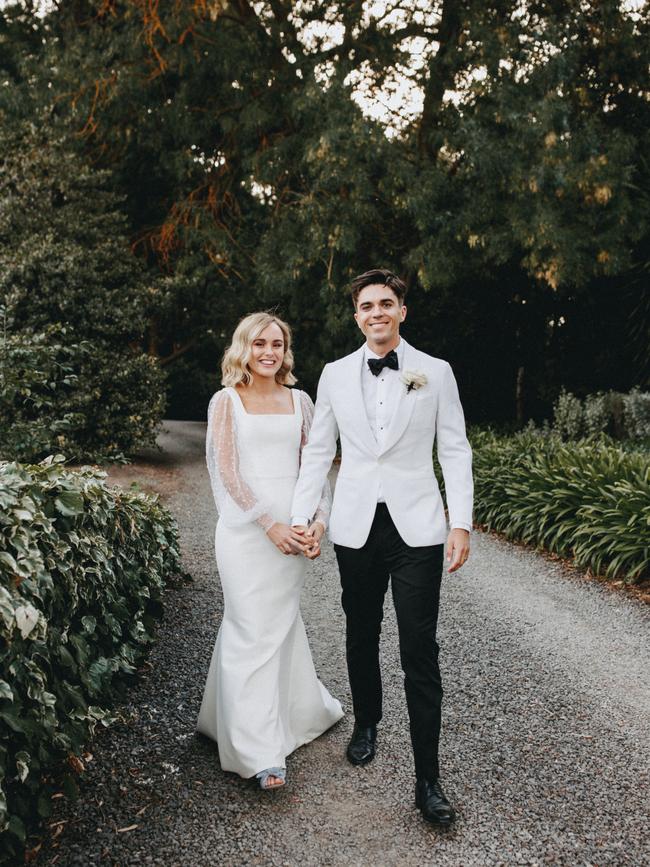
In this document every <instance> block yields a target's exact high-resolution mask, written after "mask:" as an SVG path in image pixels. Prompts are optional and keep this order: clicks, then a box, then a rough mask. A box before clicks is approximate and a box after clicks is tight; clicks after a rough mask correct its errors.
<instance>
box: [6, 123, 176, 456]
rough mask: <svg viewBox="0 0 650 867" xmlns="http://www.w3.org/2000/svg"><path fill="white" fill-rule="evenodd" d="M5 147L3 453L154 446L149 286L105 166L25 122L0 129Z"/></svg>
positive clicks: (157, 407)
mask: <svg viewBox="0 0 650 867" xmlns="http://www.w3.org/2000/svg"><path fill="white" fill-rule="evenodd" d="M0 153H2V157H1V158H0V168H1V173H0V299H1V300H2V303H3V304H4V307H5V310H4V311H2V313H3V320H4V321H3V322H0V325H3V326H4V328H3V332H4V333H2V334H0V343H1V345H0V356H1V357H2V359H3V362H2V364H3V366H2V371H1V372H0V375H1V376H2V380H1V381H0V408H1V409H2V413H1V415H0V427H1V428H2V429H3V433H4V434H5V436H4V437H3V438H2V446H1V447H0V454H1V455H2V457H4V458H9V459H13V458H18V459H21V460H37V459H40V458H41V457H43V456H44V455H46V454H48V453H49V452H51V451H53V450H56V451H60V452H62V453H65V454H66V456H67V457H68V458H71V459H75V460H80V459H99V458H105V457H109V458H116V457H120V456H121V455H122V454H123V453H124V452H133V451H135V450H136V449H137V448H139V447H140V446H142V445H151V444H153V442H154V441H155V434H156V430H157V427H158V423H159V421H160V418H161V416H162V412H163V407H164V399H163V387H162V386H163V383H162V376H161V373H160V370H159V367H158V364H157V362H156V360H155V359H154V358H151V357H148V356H147V355H145V354H144V353H143V352H142V351H141V349H140V347H139V341H140V340H141V339H142V337H143V334H144V330H145V323H146V308H147V303H148V301H147V299H148V297H149V294H150V293H149V292H148V291H147V289H146V286H145V284H144V282H143V275H142V273H141V270H140V268H139V267H138V263H137V260H136V259H135V258H134V257H133V255H132V253H131V251H130V250H129V248H128V244H127V242H126V239H125V236H124V232H125V219H124V216H123V215H121V214H120V212H119V207H120V205H121V202H120V200H119V199H118V198H117V197H116V196H115V195H114V194H113V193H112V192H111V191H110V188H109V178H108V173H106V172H96V171H93V170H92V169H90V168H88V167H87V166H85V165H84V163H83V162H82V161H81V160H80V159H79V157H77V156H76V155H75V154H74V153H73V152H71V151H70V149H69V148H66V147H65V146H63V145H61V144H60V143H59V142H56V141H51V140H49V139H48V138H47V136H46V135H44V134H43V133H42V132H41V133H38V132H35V131H33V130H29V129H28V128H27V127H26V126H24V125H23V126H21V127H20V128H19V131H18V132H16V131H14V134H13V135H12V134H11V133H10V132H5V133H4V134H2V135H0ZM32 425H36V426H38V427H39V428H40V430H38V431H31V432H30V430H29V428H30V426H32ZM30 449H31V451H30Z"/></svg>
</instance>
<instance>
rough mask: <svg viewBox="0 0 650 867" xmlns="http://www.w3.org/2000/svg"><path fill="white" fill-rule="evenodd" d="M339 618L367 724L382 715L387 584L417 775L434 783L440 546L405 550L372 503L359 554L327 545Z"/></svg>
mask: <svg viewBox="0 0 650 867" xmlns="http://www.w3.org/2000/svg"><path fill="white" fill-rule="evenodd" d="M334 548H335V550H336V558H337V560H338V564H339V571H340V573H341V586H342V589H343V593H342V597H341V598H342V603H343V610H344V611H345V615H346V653H347V663H348V674H349V677H350V687H351V690H352V703H353V707H354V716H355V720H356V722H357V724H358V725H361V726H370V725H375V724H376V723H378V722H379V720H380V719H381V715H382V689H381V672H380V670H379V636H380V633H381V622H382V619H383V614H384V596H385V595H386V590H387V588H388V581H389V579H391V580H392V590H393V602H394V605H395V612H396V615H397V626H398V630H399V648H400V659H401V664H402V669H403V671H404V689H405V691H406V703H407V706H408V713H409V722H410V729H411V743H412V744H413V756H414V759H415V773H416V776H417V777H426V778H427V779H432V780H433V779H436V778H437V777H438V775H439V768H438V741H439V737H440V708H441V705H442V682H441V679H440V668H439V666H438V644H437V642H436V627H437V623H438V604H439V601H440V580H441V577H442V561H443V549H444V545H428V546H424V547H421V548H420V547H419V548H411V547H409V546H408V545H407V544H406V543H405V542H404V540H403V539H402V537H401V536H400V535H399V533H398V532H397V529H396V528H395V525H394V524H393V520H392V518H391V516H390V513H389V511H388V507H387V506H386V504H385V503H378V504H377V511H376V513H375V517H374V520H373V523H372V527H371V528H370V535H369V536H368V539H367V541H366V544H365V545H364V546H363V547H362V548H346V547H344V546H343V545H335V546H334Z"/></svg>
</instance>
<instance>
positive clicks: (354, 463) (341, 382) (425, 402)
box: [291, 338, 473, 548]
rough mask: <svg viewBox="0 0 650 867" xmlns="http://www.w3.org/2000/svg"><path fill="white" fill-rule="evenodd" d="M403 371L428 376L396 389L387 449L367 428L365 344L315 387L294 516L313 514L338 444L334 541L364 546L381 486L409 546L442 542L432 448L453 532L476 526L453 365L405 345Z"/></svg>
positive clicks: (328, 371)
mask: <svg viewBox="0 0 650 867" xmlns="http://www.w3.org/2000/svg"><path fill="white" fill-rule="evenodd" d="M401 340H402V341H403V342H404V354H403V362H402V364H401V366H400V371H399V372H400V374H403V373H404V372H405V371H409V370H411V371H417V372H421V373H424V375H425V376H426V378H427V383H426V385H423V386H421V387H420V388H417V389H412V390H411V391H410V392H409V393H407V390H406V385H403V386H402V387H401V388H400V390H399V395H400V396H399V400H398V402H397V405H396V406H395V407H394V413H393V417H392V419H391V422H390V426H389V429H388V431H387V432H386V439H385V443H384V447H383V448H382V449H381V450H380V449H379V446H378V445H377V440H376V439H375V436H374V434H373V432H372V430H371V427H370V423H369V421H368V417H367V413H366V408H365V403H364V400H363V394H362V391H361V365H362V364H363V363H364V348H363V346H362V347H361V348H360V349H358V350H357V351H356V352H353V353H352V354H351V355H347V356H346V357H345V358H341V359H339V360H338V361H334V362H332V363H331V364H327V365H326V366H325V368H324V370H323V373H322V375H321V378H320V382H319V384H318V397H317V401H316V413H315V415H314V420H313V423H312V426H311V430H310V432H309V441H308V443H307V445H306V446H305V448H304V449H303V452H302V462H301V469H300V476H299V478H298V482H297V484H296V489H295V493H294V498H293V504H292V508H291V514H292V515H313V514H314V513H315V512H316V508H317V506H318V503H319V501H320V497H321V492H322V489H323V483H324V482H325V479H326V477H327V473H328V472H329V469H330V467H331V465H332V460H333V459H334V456H335V455H336V441H337V438H338V437H339V436H340V439H341V468H340V471H339V474H338V479H337V482H336V489H335V492H334V502H333V504H332V513H331V516H330V528H329V533H330V538H331V539H332V541H333V542H335V543H336V544H338V545H345V546H346V547H348V548H361V547H362V546H363V545H364V543H365V541H366V539H367V538H368V534H369V532H370V526H371V524H372V520H373V518H374V515H375V510H376V508H377V496H378V491H379V485H380V483H381V491H382V496H383V498H384V500H385V501H386V505H387V507H388V510H389V512H390V514H391V517H392V519H393V522H394V523H395V526H396V527H397V530H398V532H399V534H400V536H401V537H402V539H403V540H404V541H405V542H406V544H407V545H410V546H413V547H417V546H422V545H438V544H441V543H443V542H445V541H446V538H447V524H446V521H445V513H444V507H443V503H442V497H441V495H440V490H439V488H438V482H437V480H436V477H435V475H434V472H433V444H434V439H435V440H437V451H438V460H439V461H440V466H441V467H442V472H443V476H444V480H445V491H446V496H447V505H448V508H449V520H450V524H451V526H452V527H454V526H459V525H463V524H464V525H466V526H468V527H471V524H472V498H473V483H472V450H471V448H470V445H469V443H468V442H467V437H466V436H465V419H464V416H463V408H462V406H461V404H460V398H459V396H458V388H457V386H456V380H455V379H454V375H453V373H452V370H451V367H450V365H449V364H448V363H447V362H446V361H442V360H441V359H439V358H433V357H432V356H431V355H426V354H425V353H424V352H420V351H419V350H417V349H414V348H413V347H412V346H410V345H409V344H408V343H406V341H405V340H404V338H401Z"/></svg>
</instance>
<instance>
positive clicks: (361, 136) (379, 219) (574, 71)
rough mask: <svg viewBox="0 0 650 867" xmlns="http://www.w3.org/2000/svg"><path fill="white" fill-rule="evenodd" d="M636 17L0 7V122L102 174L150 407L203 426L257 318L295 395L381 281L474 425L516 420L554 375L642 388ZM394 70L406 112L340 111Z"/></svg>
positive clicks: (494, 8)
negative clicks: (288, 327)
mask: <svg viewBox="0 0 650 867" xmlns="http://www.w3.org/2000/svg"><path fill="white" fill-rule="evenodd" d="M80 10H83V11H80ZM80 20H82V21H83V26H80ZM648 21H649V13H648V9H647V8H646V7H645V6H644V7H643V8H640V9H638V8H635V9H633V10H632V9H625V8H624V7H623V6H622V4H621V3H620V2H618V0H605V2H598V3H596V2H589V0H588V2H585V3H581V4H571V5H570V6H569V7H566V4H565V5H560V6H557V5H556V6H554V5H553V4H537V5H527V6H525V7H524V6H522V5H521V4H520V3H515V2H514V0H512V2H511V0H506V2H500V3H477V2H470V3H466V4H458V3H456V2H454V0H438V2H436V3H432V4H423V3H421V2H419V0H418V2H415V0H412V2H404V3H399V4H396V5H393V6H392V7H391V8H390V10H389V9H384V10H383V11H382V10H381V9H379V8H377V7H373V8H372V9H371V8H370V5H369V4H361V3H349V2H343V0H328V2H327V3H316V2H314V0H306V2H302V3H300V4H294V3H289V2H288V0H274V2H272V3H271V2H260V3H255V4H251V3H217V2H205V3H203V2H202V3H194V4H190V3H173V4H158V3H153V2H149V0H146V2H141V3H136V4H133V3H123V2H115V3H109V4H107V3H105V2H102V0H89V2H86V3H84V4H82V5H81V6H79V4H76V3H73V4H70V3H67V4H56V5H54V6H52V7H51V10H50V12H49V14H47V15H44V16H43V15H41V16H38V15H36V14H35V13H34V12H32V13H31V14H30V11H29V8H28V7H25V5H24V4H18V3H16V4H9V5H8V6H6V7H5V8H4V10H3V13H0V70H1V71H2V73H3V80H5V81H7V86H5V87H4V88H2V89H0V114H1V115H2V119H3V120H4V119H5V118H6V119H7V120H8V126H9V127H10V128H11V127H13V126H14V124H15V123H16V122H17V121H16V119H17V118H23V119H24V118H27V119H29V120H30V121H33V120H34V119H38V122H39V123H45V124H46V125H47V128H48V130H49V131H52V130H53V131H54V132H55V134H56V136H60V137H61V138H63V139H65V141H66V142H67V144H68V145H69V146H70V148H71V149H72V150H75V151H76V152H77V155H78V156H79V157H80V158H81V161H82V163H83V165H84V166H88V165H92V166H93V167H94V170H95V171H96V170H98V169H99V170H108V171H109V172H110V178H108V176H107V183H108V184H109V186H110V188H111V189H113V190H116V191H118V192H119V194H120V196H121V197H122V198H120V197H118V198H120V202H121V204H119V210H120V211H121V213H122V214H123V215H125V216H126V218H127V223H126V225H124V226H123V227H121V228H120V230H119V231H120V232H121V233H123V234H126V235H128V237H129V239H130V240H131V244H132V248H133V250H134V251H135V252H136V254H137V255H138V257H139V258H140V259H141V260H142V261H143V262H144V263H145V266H146V268H147V273H148V276H149V278H150V280H149V282H150V285H151V286H152V287H153V289H152V291H151V292H150V293H149V294H148V295H147V297H146V301H145V303H144V304H143V305H142V309H143V310H145V312H146V319H147V322H146V342H147V349H148V351H149V352H150V353H151V354H154V355H156V356H157V357H159V358H160V359H161V363H162V364H163V365H170V366H171V365H176V364H178V369H177V371H176V372H175V374H174V377H173V381H170V385H169V388H170V393H171V395H172V397H173V400H174V404H173V410H176V411H178V412H182V413H183V414H186V413H187V412H188V408H189V407H190V406H191V407H194V408H195V409H192V411H193V412H194V411H196V413H197V415H198V416H199V417H202V416H203V412H204V410H201V403H202V402H201V400H198V399H197V400H193V399H188V397H187V394H186V393H187V392H191V391H192V390H193V386H194V382H195V378H194V374H195V371H196V369H197V366H198V367H200V368H201V369H202V370H203V371H204V372H205V373H207V374H208V375H209V376H211V375H212V373H213V371H214V370H215V368H216V367H217V364H218V360H219V355H220V354H221V352H222V351H223V348H224V346H225V343H226V342H227V340H228V337H229V336H230V334H231V333H232V330H233V327H234V325H235V323H236V321H237V319H238V318H239V317H240V316H241V315H243V314H244V313H247V312H250V311H251V310H253V309H256V308H260V307H274V306H277V307H278V309H279V312H280V313H281V314H284V315H285V316H286V317H287V318H288V319H289V320H291V322H292V323H293V324H294V325H295V330H296V335H295V337H296V341H295V342H296V350H297V352H296V357H297V361H298V374H299V376H300V378H301V384H302V385H303V386H305V387H307V388H310V389H311V388H312V387H313V386H314V384H315V381H316V379H317V376H318V373H319V371H320V369H321V367H322V364H323V362H324V361H327V360H330V359H331V358H333V357H336V356H337V355H340V354H342V353H343V352H346V351H348V350H349V349H350V348H351V347H353V346H354V345H355V343H356V342H357V341H358V339H359V334H358V332H357V331H356V329H355V326H354V323H353V320H352V317H351V309H350V305H349V302H348V299H347V298H346V292H345V288H346V284H347V283H348V281H349V279H350V277H351V276H352V275H353V274H355V273H358V272H359V271H361V270H365V269H366V268H368V267H370V266H376V265H385V266H388V267H392V268H394V269H395V270H397V271H399V272H400V273H402V274H403V276H404V277H405V278H406V280H407V283H408V284H409V286H410V288H411V293H410V297H409V317H408V319H407V321H406V323H405V329H404V331H405V336H406V337H407V339H412V340H413V342H414V343H416V344H417V345H419V346H420V347H421V348H422V349H424V350H425V351H430V352H432V353H433V354H434V355H438V356H441V357H444V358H447V359H448V360H450V361H451V362H452V363H453V365H454V369H455V370H456V372H457V374H458V378H459V382H460V384H461V390H462V393H463V397H464V399H465V403H466V405H467V407H468V411H469V413H470V415H471V417H472V418H475V419H479V418H485V419H490V420H493V419H512V418H513V417H516V418H517V419H518V420H519V421H523V419H525V418H526V417H529V416H531V415H534V416H535V417H542V416H546V415H548V413H549V411H550V408H551V405H552V403H553V400H554V399H555V397H556V395H557V393H558V390H559V387H560V386H561V385H562V384H565V385H566V388H567V389H570V390H572V391H574V392H576V393H580V394H588V393H590V392H594V391H596V390H597V389H613V390H617V391H626V390H628V389H629V388H630V387H631V386H633V385H634V384H636V383H643V382H644V380H645V376H646V372H647V358H646V356H647V353H646V351H645V350H646V345H645V344H646V340H647V322H648V316H649V315H650V307H648V305H647V303H644V302H642V301H641V302H640V301H639V298H640V297H641V296H642V293H643V291H644V290H645V288H646V286H647V274H648V269H647V254H646V252H645V251H646V250H647V249H648V247H649V246H650V244H649V243H648V225H649V222H650V198H649V197H648V195H647V189H648V176H649V171H648V168H649V166H650V163H649V162H648V159H647V156H646V154H647V153H648V150H649V148H648V145H649V141H648V129H650V124H649V123H648V120H649V117H650V104H649V103H648V101H647V99H646V98H645V94H646V93H647V91H648V85H649V82H648V50H649V49H648V46H649V45H650V39H649V38H648V35H649V25H648ZM416 60H417V62H414V61H416ZM404 79H408V81H409V82H410V83H411V84H412V85H414V86H415V87H417V88H418V95H419V96H420V97H421V98H422V103H421V105H422V107H421V109H420V108H419V107H417V106H416V105H415V103H413V104H412V105H409V104H408V100H405V101H404V104H402V105H397V104H396V103H393V107H392V109H391V110H390V111H386V112H385V113H384V120H382V121H377V120H374V119H372V118H371V117H370V116H369V112H368V111H367V110H365V111H364V110H363V107H362V104H363V100H362V99H361V98H360V97H361V96H362V95H363V97H364V98H366V99H367V98H369V99H371V100H372V99H374V98H375V97H377V100H376V102H375V103H374V106H373V107H374V108H378V107H380V106H381V102H382V100H383V99H384V98H385V97H386V93H387V89H388V88H389V87H390V85H391V83H392V84H393V85H395V84H396V83H398V82H402V81H404ZM450 94H454V96H453V98H450ZM366 108H367V106H366ZM387 127H389V128H387ZM387 132H388V133H389V135H387V134H386V133H387ZM56 136H55V137H56ZM28 152H30V151H29V149H28ZM70 176H71V177H74V176H75V172H71V173H70ZM106 191H107V190H106V189H105V192H106ZM91 198H92V196H91ZM98 202H99V199H98ZM108 210H110V208H108V207H106V206H103V211H104V212H107V211H108ZM89 222H90V225H91V226H92V219H91V220H90V221H89ZM41 228H42V227H41ZM34 231H38V228H37V229H35V230H34ZM108 237H109V233H105V239H106V238H108ZM80 265H81V263H80V262H79V261H78V260H77V265H76V266H75V269H74V270H75V271H78V270H79V268H80ZM39 267H42V265H39ZM19 270H20V269H19ZM21 274H22V272H21V273H17V274H16V279H18V278H21ZM129 279H130V278H129ZM72 282H73V284H74V280H73V281H72ZM76 303H77V302H75V304H76ZM51 312H52V311H51V310H50V311H48V313H51ZM48 321H55V320H48ZM107 327H108V326H107ZM103 329H104V325H102V329H100V330H103ZM120 339H121V341H122V343H124V342H130V340H131V338H129V337H127V336H126V335H125V336H124V337H122V338H120ZM134 339H137V340H139V339H140V338H139V336H138V337H136V338H134ZM585 358H588V359H589V364H585ZM181 359H183V362H182V364H181ZM495 382H498V383H499V388H494V383H495ZM594 418H595V416H594Z"/></svg>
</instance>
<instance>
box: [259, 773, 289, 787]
mask: <svg viewBox="0 0 650 867" xmlns="http://www.w3.org/2000/svg"><path fill="white" fill-rule="evenodd" d="M255 776H256V777H257V779H258V780H259V781H260V789H280V788H282V786H284V784H285V783H286V781H287V769H286V768H266V769H265V770H263V771H260V772H259V774H255ZM269 777H275V778H276V782H274V783H269Z"/></svg>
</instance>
